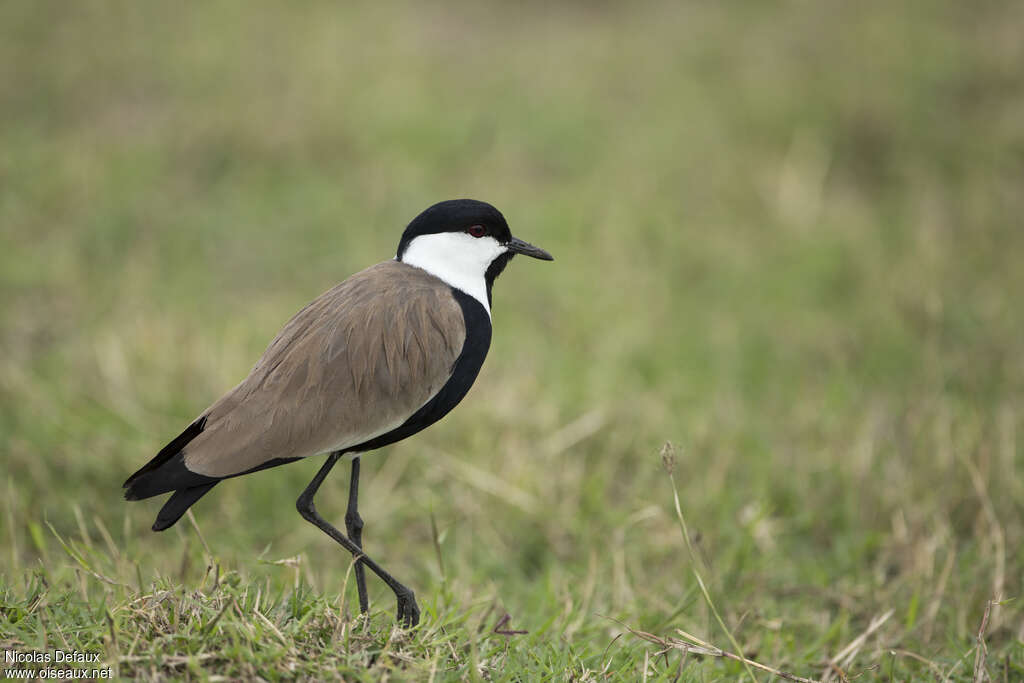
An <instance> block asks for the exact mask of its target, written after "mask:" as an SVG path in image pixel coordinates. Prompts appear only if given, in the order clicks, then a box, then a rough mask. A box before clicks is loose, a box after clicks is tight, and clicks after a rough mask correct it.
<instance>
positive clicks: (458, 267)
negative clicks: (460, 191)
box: [395, 199, 554, 311]
mask: <svg viewBox="0 0 1024 683" xmlns="http://www.w3.org/2000/svg"><path fill="white" fill-rule="evenodd" d="M516 254H523V255H524V256H532V257H533V258H536V259H541V260H542V261H553V260H554V258H553V257H552V256H551V254H549V253H548V252H546V251H544V250H543V249H541V248H540V247H535V246H533V245H532V244H529V243H527V242H524V241H523V240H521V239H519V238H517V237H513V236H512V232H511V231H510V230H509V228H508V223H506V222H505V217H504V216H502V215H501V212H500V211H498V210H497V209H496V208H494V207H493V206H491V205H490V204H488V203H487V202H480V201H476V200H475V199H451V200H448V201H444V202H439V203H437V204H434V205H433V206H431V207H430V208H429V209H427V210H426V211H424V212H423V213H421V214H420V215H418V216H416V218H414V219H413V220H412V222H411V223H409V225H408V227H406V229H405V232H403V233H402V239H401V241H400V242H399V243H398V253H397V255H396V256H395V258H396V259H397V260H399V261H402V262H403V263H408V264H409V265H412V266H416V267H418V268H422V269H423V270H426V271H427V272H429V273H431V274H433V275H435V276H437V277H439V278H440V279H442V280H444V281H445V282H447V283H448V284H450V285H451V286H453V287H456V288H458V289H461V290H462V291H464V292H466V293H467V294H470V295H472V296H474V298H477V299H478V300H480V303H482V304H484V306H485V307H486V308H487V309H488V311H489V310H490V303H491V287H492V286H493V285H494V280H495V278H497V277H498V275H500V274H501V271H503V270H504V269H505V266H506V265H507V264H508V262H509V261H510V260H511V259H512V257H513V256H515V255H516ZM484 291H485V292H486V301H483V300H481V297H480V296H479V294H480V293H482V292H484Z"/></svg>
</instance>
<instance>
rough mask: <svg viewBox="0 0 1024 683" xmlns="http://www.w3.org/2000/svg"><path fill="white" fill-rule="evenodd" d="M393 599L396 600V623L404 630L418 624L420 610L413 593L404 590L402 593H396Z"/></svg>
mask: <svg viewBox="0 0 1024 683" xmlns="http://www.w3.org/2000/svg"><path fill="white" fill-rule="evenodd" d="M395 597H396V598H397V599H398V615H397V617H396V619H397V621H398V623H399V624H401V625H402V626H404V627H405V628H412V627H413V626H415V625H416V624H418V623H420V608H419V607H418V606H417V605H416V596H415V595H413V592H412V591H411V590H409V589H406V590H405V591H404V592H396V593H395Z"/></svg>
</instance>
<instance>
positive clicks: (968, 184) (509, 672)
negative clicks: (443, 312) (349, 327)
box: [0, 1, 1024, 681]
mask: <svg viewBox="0 0 1024 683" xmlns="http://www.w3.org/2000/svg"><path fill="white" fill-rule="evenodd" d="M1022 33H1024V6H1022V5H1021V4H1019V3H995V2H982V3H974V4H971V5H966V4H963V3H956V2H952V1H941V2H932V3H918V2H911V3H883V2H875V1H871V2H867V3H840V2H824V3H798V2H772V3H760V4H751V5H749V6H747V5H743V6H741V5H738V4H733V3H685V4H683V3H643V4H635V5H634V4H631V5H628V6H627V5H621V6H620V5H616V4H614V3H611V4H605V3H569V4H559V5H556V6H551V7H549V6H545V5H543V4H535V3H526V4H525V5H523V4H500V5H481V4H478V3H474V4H470V3H454V4H449V5H447V6H446V7H444V8H440V7H432V6H428V5H422V4H412V3H410V4H401V5H387V6H384V5H381V6H378V7H375V8H374V9H359V8H355V7H348V6H342V5H336V4H328V3H322V4H311V5H303V6H301V7H300V6H295V5H274V4H270V3H266V4H263V3H260V4H254V3H249V4H246V5H245V6H244V7H242V6H240V5H237V4H230V3H220V2H215V3H204V4H200V5H194V6H183V5H179V4H173V3H115V4H114V5H110V4H102V5H100V4H94V3H73V4H68V3H59V2H32V3H5V4H4V5H3V7H2V8H0V74H2V75H0V111H3V112H4V113H3V120H4V123H3V126H2V127H0V148H2V149H3V154H2V155H0V232H2V234H3V241H2V243H3V245H4V248H3V249H2V250H0V293H2V300H3V305H2V306H0V347H2V351H3V352H2V354H0V453H2V461H3V463H4V467H3V468H2V471H0V491H2V499H3V500H2V503H0V517H2V518H3V520H2V522H0V528H2V529H3V531H2V534H3V538H4V539H5V541H4V543H3V544H2V546H3V550H2V552H0V646H2V649H3V650H5V653H6V652H12V653H21V654H22V655H26V653H33V652H35V653H40V652H52V651H53V650H55V649H61V650H68V651H71V650H75V651H79V652H83V653H94V654H95V653H98V654H99V655H100V663H99V664H98V665H97V666H101V667H103V668H104V670H107V669H109V670H110V671H111V672H112V674H114V675H116V676H123V677H135V678H139V679H143V680H149V679H160V678H177V677H182V678H189V679H200V680H206V679H209V680H217V679H223V678H227V679H251V678H256V677H259V678H263V679H266V680H291V679H325V678H327V679H330V678H346V679H362V680H379V679H382V678H388V679H391V680H423V679H427V678H432V679H434V680H462V679H468V680H473V679H484V680H538V679H539V680H604V679H612V680H637V679H644V678H645V679H647V680H651V681H654V680H675V679H676V677H677V676H678V677H679V680H683V681H691V680H693V681H697V680H700V681H706V680H738V679H741V678H746V679H749V677H750V676H751V675H753V676H755V677H756V678H757V679H758V680H761V681H765V680H769V678H770V675H769V674H768V673H766V672H765V671H764V670H762V669H758V668H756V667H754V666H751V669H750V671H749V672H748V670H747V669H745V668H744V666H743V665H742V664H741V663H739V662H737V661H735V659H730V658H728V657H724V656H718V655H722V652H720V651H719V650H715V649H714V648H721V649H722V650H725V651H727V652H729V653H732V654H737V653H740V652H741V653H742V654H744V655H746V656H747V657H749V658H750V659H752V660H754V661H756V662H757V663H759V664H762V665H765V666H768V667H771V668H772V669H776V670H779V671H784V672H790V673H792V674H794V675H797V676H802V677H806V678H812V679H825V678H829V679H831V680H839V679H841V678H842V677H848V678H849V679H850V680H873V679H882V680H912V679H913V680H927V679H932V680H945V679H946V678H947V677H948V678H949V679H950V680H984V677H985V676H988V677H990V678H991V679H992V680H997V681H1010V680H1019V679H1020V678H1021V677H1022V676H1024V644H1022V639H1024V612H1022V606H1021V605H1022V603H1021V601H1020V596H1021V589H1022V580H1024V514H1022V513H1024V483H1022V478H1021V470H1022V467H1024V464H1022V454H1024V446H1022V439H1021V436H1020V435H1021V433H1022V431H1024V403H1022V399H1024V342H1022V340H1024V307H1022V306H1021V302H1020V297H1021V292H1024V230H1022V226H1021V216H1022V215H1024V193H1022V192H1021V187H1022V184H1021V179H1022V178H1024V67H1022V65H1024V41H1021V39H1020V36H1021V35H1022ZM467 196H468V197H475V198H479V199H484V200H487V201H490V202H492V203H494V204H495V205H496V206H498V207H499V208H500V209H502V210H503V212H504V213H505V215H506V217H507V218H508V220H509V223H510V224H511V226H512V228H513V231H514V233H515V234H517V235H518V236H520V237H522V238H523V239H526V240H528V241H530V242H533V243H535V244H538V245H541V246H543V247H545V248H546V249H548V250H550V251H551V252H552V253H553V254H554V255H555V258H556V261H555V262H554V263H552V264H546V263H539V262H532V261H530V262H528V260H527V259H517V260H515V261H514V262H513V263H512V264H511V265H510V267H509V268H508V270H507V271H506V272H505V274H503V275H502V277H501V278H500V279H499V281H498V282H497V284H496V287H495V295H494V342H493V344H492V347H491V351H490V356H489V358H488V360H487V362H486V364H485V367H484V370H483V372H482V373H481V376H480V378H479V379H478V380H477V382H476V385H475V387H474V388H473V390H472V391H471V392H470V394H469V396H468V397H467V399H466V400H465V401H464V402H463V404H462V405H460V406H459V407H458V409H456V410H455V411H454V412H453V413H452V414H451V415H449V416H448V417H447V418H446V419H445V420H444V421H442V422H441V423H439V424H438V425H436V426H434V427H433V428H431V429H430V430H427V431H425V432H423V433H422V434H420V435H418V436H416V437H415V438H413V439H410V440H408V441H405V442H403V443H400V444H397V445H394V446H391V447H389V448H386V449H384V450H382V451H380V452H377V453H375V454H372V455H370V456H367V457H366V458H365V459H364V466H363V477H364V488H363V492H362V515H363V518H364V519H365V520H366V529H365V532H364V541H365V543H366V547H367V549H368V551H369V552H370V553H371V554H372V555H373V556H374V557H375V558H376V559H377V560H378V561H379V562H381V563H382V564H383V565H384V566H386V567H387V568H389V569H390V570H391V571H392V572H393V573H394V574H395V575H396V576H397V577H399V578H400V579H401V580H403V581H404V582H406V583H407V584H409V585H410V586H411V587H413V588H414V589H415V590H416V591H417V595H418V597H419V600H420V604H421V607H423V610H424V617H423V622H422V624H421V626H420V628H419V629H418V630H416V631H413V632H411V633H410V632H403V631H401V630H398V629H396V628H395V624H394V618H393V613H394V600H393V598H392V596H391V595H390V593H389V591H388V590H387V589H386V588H385V587H384V586H383V585H382V584H380V582H378V581H375V580H373V579H372V578H371V579H370V598H371V603H372V609H371V612H370V615H369V618H368V619H361V618H359V617H358V616H357V614H356V612H357V610H356V609H354V607H353V602H354V600H355V593H354V587H353V585H352V579H351V576H350V562H349V558H347V557H346V556H345V555H344V553H343V552H341V551H340V549H339V548H337V547H336V546H335V545H334V544H333V543H332V542H331V541H330V539H329V538H327V537H326V536H325V535H324V534H322V533H320V532H319V531H318V530H317V529H315V528H314V527H312V526H311V525H309V524H307V523H306V522H304V521H303V520H302V519H301V518H300V517H299V516H298V514H297V513H296V511H295V508H294V501H295V498H296V497H297V496H298V494H299V492H300V491H301V490H302V488H303V487H304V486H305V484H306V483H307V482H308V481H309V479H310V478H312V476H313V474H314V472H315V470H316V468H317V467H318V466H319V464H320V463H319V460H318V461H316V462H312V461H310V462H302V463H296V464H292V465H289V466H287V467H282V468H278V469H274V470H269V471H266V472H262V473H259V474H255V475H252V476H249V477H245V478H243V479H238V480H234V481H231V482H227V483H224V484H221V485H220V486H218V487H217V488H216V489H215V490H214V491H213V492H212V493H211V494H210V495H209V496H208V497H207V498H204V499H203V500H202V501H201V502H200V503H198V504H197V505H196V506H195V508H194V516H193V517H186V518H185V519H183V520H182V521H181V522H180V523H179V524H178V525H177V526H175V527H173V528H172V529H170V530H169V531H166V532H163V533H161V534H155V533H152V532H150V531H149V526H150V524H151V523H152V521H153V518H154V517H155V514H156V511H157V509H158V508H159V505H160V502H159V501H157V500H151V501H147V502H142V503H127V502H125V501H123V500H122V499H121V490H120V486H121V483H122V481H123V480H124V479H125V478H126V477H127V476H128V475H129V474H130V473H131V472H133V471H134V470H135V469H137V468H138V467H139V466H140V465H141V464H143V463H144V462H145V461H147V460H148V459H149V458H150V457H152V455H153V454H154V453H156V451H157V450H158V449H159V448H160V447H162V446H163V445H164V444H165V443H166V442H167V441H169V440H170V439H171V438H173V437H174V436H175V435H176V434H177V433H178V432H179V431H180V430H181V429H182V428H183V427H184V426H185V425H187V424H188V422H189V421H190V420H191V419H193V418H194V417H195V416H196V415H197V414H198V413H199V412H200V411H201V410H203V409H204V408H205V407H206V406H207V405H209V404H210V403H211V402H212V401H213V400H215V399H216V398H217V397H218V396H219V395H220V394H221V393H222V392H224V391H225V390H226V389H228V388H230V387H231V386H233V385H234V384H235V383H236V382H238V381H239V380H240V379H241V378H242V377H243V376H244V375H245V373H246V372H247V371H248V369H249V368H250V367H251V365H252V364H253V363H254V362H255V360H256V359H257V357H258V356H259V354H260V352H261V351H262V349H263V347H264V346H265V344H266V343H267V342H268V341H269V340H270V338H271V337H272V336H273V335H274V333H275V332H276V331H277V330H278V329H279V327H280V326H281V325H282V324H283V323H284V322H285V320H287V318H288V317H289V316H290V315H291V314H292V313H294V312H295V311H296V310H297V309H298V308H299V307H301V306H302V305H303V304H304V303H305V302H307V301H309V300H310V299H312V298H313V297H315V296H316V295H317V294H319V293H320V292H322V291H323V290H325V289H327V288H328V287H330V286H332V285H333V284H335V283H336V282H338V281H340V280H341V279H343V278H345V277H346V276H347V275H349V274H351V273H353V272H355V271H357V270H359V269H361V268H363V267H365V266H367V265H370V264H372V263H375V262H378V261H381V260H384V259H386V258H389V257H391V256H392V255H393V253H394V249H395V246H396V245H397V242H398V236H399V233H400V231H401V229H402V228H403V227H404V225H405V224H406V223H407V222H408V221H409V220H410V219H411V218H412V217H413V216H414V215H415V214H416V213H418V212H419V211H420V210H421V209H423V208H425V207H426V206H428V205H429V204H431V203H433V202H435V201H438V200H441V199H446V198H453V197H467ZM666 442H671V443H672V446H671V447H665V444H666ZM663 456H665V457H663ZM668 465H670V466H671V467H667V466H668ZM669 469H671V470H672V472H671V477H670V475H669ZM347 481H348V473H347V470H346V469H345V468H341V467H339V468H338V469H337V470H336V471H335V472H334V473H333V474H332V475H331V477H330V478H329V479H328V480H327V483H326V484H325V485H324V488H323V489H322V493H321V494H320V496H319V499H318V505H319V508H320V510H321V512H322V513H324V515H325V516H327V517H328V518H330V519H334V520H336V521H337V522H338V523H341V522H342V518H343V516H344V506H345V494H346V491H347ZM676 492H678V503H679V507H678V511H677V508H676V502H675V500H676V499H675V493H676ZM683 520H685V528H686V529H687V536H684V532H683V531H682V528H683V525H682V524H681V522H682V521H683ZM687 540H688V541H689V543H687V542H686V541H687ZM691 549H692V552H691ZM698 577H699V579H698ZM702 585H703V586H704V589H703V590H702V588H701V586H702ZM712 605H713V606H714V609H712ZM716 612H717V614H718V615H719V617H720V619H719V618H716ZM505 615H508V616H509V618H508V619H507V620H506V619H505ZM518 631H524V633H513V632H518ZM698 640H699V641H703V642H704V643H706V644H707V645H709V646H711V649H708V648H705V649H704V650H702V651H701V652H702V653H701V652H698V651H697V650H691V651H687V646H686V644H687V643H689V644H690V645H696V644H699V643H698ZM26 666H27V667H29V668H35V669H37V670H38V669H40V668H42V667H44V666H45V665H43V664H17V663H15V664H11V663H5V664H4V667H6V669H7V671H8V672H11V671H14V670H16V669H18V670H20V669H24V668H25V667H26ZM76 666H79V665H76ZM81 666H86V665H81Z"/></svg>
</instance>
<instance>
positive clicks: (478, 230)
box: [466, 225, 487, 237]
mask: <svg viewBox="0 0 1024 683" xmlns="http://www.w3.org/2000/svg"><path fill="white" fill-rule="evenodd" d="M466 232H468V233H469V234H470V235H472V236H473V237H483V236H484V235H486V234H487V228H485V227H484V226H482V225H472V226H470V227H469V228H467V229H466Z"/></svg>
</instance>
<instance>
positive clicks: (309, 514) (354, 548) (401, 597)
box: [295, 452, 420, 627]
mask: <svg viewBox="0 0 1024 683" xmlns="http://www.w3.org/2000/svg"><path fill="white" fill-rule="evenodd" d="M339 458H341V452H335V453H331V454H330V455H329V456H327V462H325V463H324V466H323V467H321V468H320V471H319V472H317V473H316V476H315V477H313V481H311V482H309V486H307V487H306V490H305V491H303V492H302V495H301V496H299V499H298V500H297V501H295V507H296V508H297V509H298V511H299V514H300V515H302V517H303V519H305V520H306V521H308V522H312V523H313V524H315V525H317V527H319V528H320V530H321V531H323V532H324V533H325V534H327V535H328V536H330V537H331V538H333V539H334V540H335V541H336V542H337V543H338V545H340V546H341V547H342V548H344V549H345V550H347V551H349V552H350V553H352V555H353V556H354V557H355V558H356V559H358V560H359V561H360V563H361V564H365V565H366V566H367V567H369V568H370V571H372V572H373V573H374V574H376V575H377V576H379V577H380V578H381V581H383V582H384V583H386V584H387V585H388V588H390V589H391V590H393V591H394V592H395V598H396V599H397V600H398V616H397V618H398V621H399V622H401V623H402V624H403V625H405V626H407V627H411V626H415V625H416V624H418V623H419V621H420V610H419V607H417V606H416V597H415V596H414V595H413V592H412V591H411V590H409V589H408V588H406V587H405V586H403V585H402V584H400V583H398V581H397V580H396V579H395V577H393V576H391V574H388V573H387V572H386V571H384V569H383V568H382V567H381V566H380V565H379V564H377V563H376V562H374V561H373V560H372V559H370V558H369V557H367V556H366V555H364V554H363V551H362V549H361V548H360V547H359V546H358V545H356V544H355V543H353V542H352V541H351V540H350V539H349V538H348V537H347V536H345V535H344V534H343V533H341V532H340V531H338V530H337V529H335V528H334V527H333V526H331V525H330V523H329V522H328V521H327V520H325V519H324V518H323V517H321V516H320V513H318V512H317V511H316V507H315V506H314V505H313V496H315V495H316V492H317V489H319V488H320V485H321V484H322V483H324V479H325V478H326V477H327V474H328V473H329V472H330V471H331V468H332V467H334V465H335V463H337V462H338V459H339ZM356 566H358V565H356Z"/></svg>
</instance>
